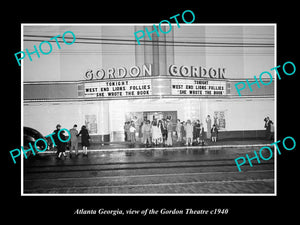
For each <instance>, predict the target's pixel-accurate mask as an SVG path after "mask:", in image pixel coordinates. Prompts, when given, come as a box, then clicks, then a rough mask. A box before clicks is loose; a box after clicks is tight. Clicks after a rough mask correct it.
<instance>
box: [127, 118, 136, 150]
mask: <svg viewBox="0 0 300 225" xmlns="http://www.w3.org/2000/svg"><path fill="white" fill-rule="evenodd" d="M135 131H136V129H135V125H134V122H133V121H131V123H130V127H129V138H130V143H131V145H134V144H135Z"/></svg>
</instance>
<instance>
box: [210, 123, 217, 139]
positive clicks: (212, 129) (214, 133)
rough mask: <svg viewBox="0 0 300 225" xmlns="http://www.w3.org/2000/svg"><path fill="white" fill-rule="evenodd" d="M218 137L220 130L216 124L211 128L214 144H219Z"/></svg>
mask: <svg viewBox="0 0 300 225" xmlns="http://www.w3.org/2000/svg"><path fill="white" fill-rule="evenodd" d="M217 136H218V128H217V125H216V124H214V125H213V127H212V128H211V140H212V142H217Z"/></svg>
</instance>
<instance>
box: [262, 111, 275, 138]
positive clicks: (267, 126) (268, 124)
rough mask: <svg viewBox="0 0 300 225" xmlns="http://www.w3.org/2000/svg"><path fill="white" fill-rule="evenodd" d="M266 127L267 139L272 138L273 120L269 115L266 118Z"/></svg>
mask: <svg viewBox="0 0 300 225" xmlns="http://www.w3.org/2000/svg"><path fill="white" fill-rule="evenodd" d="M264 121H265V128H266V139H268V140H269V139H272V133H271V126H272V125H273V122H272V120H270V118H269V117H268V116H267V117H266V118H265V119H264Z"/></svg>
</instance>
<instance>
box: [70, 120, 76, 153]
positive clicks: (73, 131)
mask: <svg viewBox="0 0 300 225" xmlns="http://www.w3.org/2000/svg"><path fill="white" fill-rule="evenodd" d="M76 128H77V125H76V124H75V125H74V126H73V128H71V129H70V134H71V147H70V158H72V151H73V149H74V150H75V156H78V130H77V129H76Z"/></svg>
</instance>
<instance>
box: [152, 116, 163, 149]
mask: <svg viewBox="0 0 300 225" xmlns="http://www.w3.org/2000/svg"><path fill="white" fill-rule="evenodd" d="M151 133H152V142H153V144H154V145H155V146H157V145H158V144H159V143H160V140H161V138H162V135H161V130H160V127H159V126H158V123H157V122H156V121H153V123H152V128H151Z"/></svg>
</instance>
